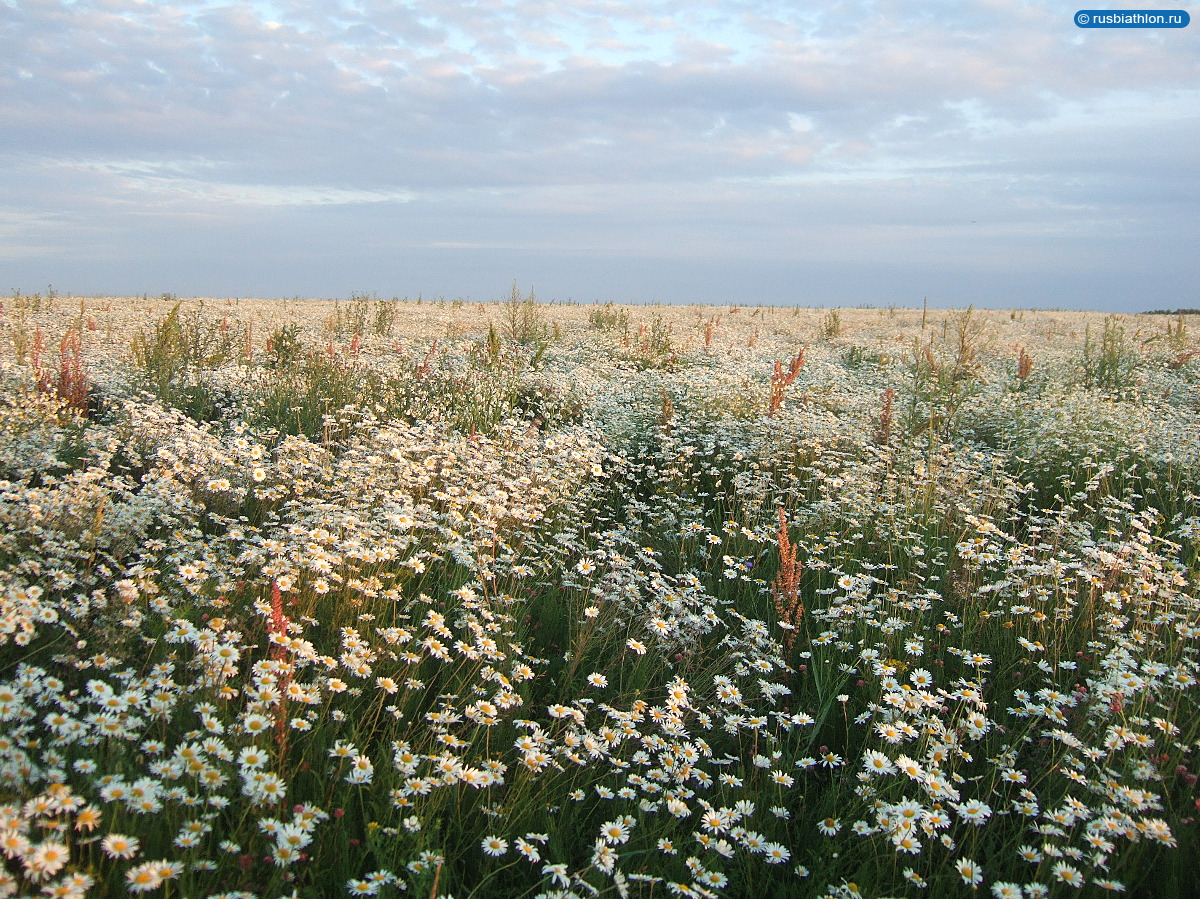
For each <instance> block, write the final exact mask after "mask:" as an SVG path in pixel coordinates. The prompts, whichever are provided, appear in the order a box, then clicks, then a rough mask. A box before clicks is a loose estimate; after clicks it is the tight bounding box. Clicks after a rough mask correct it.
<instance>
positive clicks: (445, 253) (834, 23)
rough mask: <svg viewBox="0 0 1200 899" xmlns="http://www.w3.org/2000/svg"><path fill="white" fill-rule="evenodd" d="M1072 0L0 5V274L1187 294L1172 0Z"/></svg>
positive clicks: (596, 297)
mask: <svg viewBox="0 0 1200 899" xmlns="http://www.w3.org/2000/svg"><path fill="white" fill-rule="evenodd" d="M1078 8H1079V7H1077V6H1074V5H1070V6H1068V5H1063V4H1062V3H1056V2H1036V0H1030V2H1020V0H933V2H912V0H861V2H854V0H846V2H837V0H815V2H800V0H789V2H777V0H686V2H685V0H630V2H625V0H554V2H550V0H457V2H451V0H416V2H410V3H398V2H392V0H353V2H351V0H310V2H290V0H269V2H268V0H262V2H206V0H197V2H170V3H168V2H144V0H34V2H23V0H0V123H2V124H3V127H2V128H0V290H19V291H21V292H23V293H31V292H37V291H44V290H46V289H47V288H48V287H53V288H54V289H55V290H57V291H58V292H59V293H73V294H84V295H98V294H107V295H129V294H136V295H140V294H143V293H148V294H151V295H159V294H161V293H173V294H176V295H178V296H210V297H224V296H230V297H232V296H240V297H295V296H299V297H325V298H339V297H349V296H351V295H353V294H374V295H378V296H381V297H391V296H402V297H410V298H416V297H417V296H423V297H425V298H427V299H434V298H438V297H444V298H447V299H450V298H466V299H472V300H479V301H487V300H491V299H497V298H500V297H504V296H507V295H508V294H509V293H510V291H511V288H512V286H513V285H514V284H516V285H518V287H519V289H520V290H521V291H522V292H523V293H529V292H533V293H534V294H535V295H536V296H537V297H538V298H539V299H542V300H558V301H567V300H574V301H578V302H594V301H601V302H607V301H613V302H663V303H694V302H700V303H714V304H725V303H735V304H758V303H762V304H772V305H802V306H859V305H869V306H889V305H895V306H914V305H916V306H920V305H921V303H922V302H923V301H925V300H926V298H927V300H928V303H929V305H930V306H931V307H935V308H936V307H965V306H967V305H971V304H974V305H976V306H981V307H991V308H1008V307H1016V308H1058V309H1097V310H1104V311H1116V312H1121V311H1124V312H1133V311H1141V310H1146V309H1160V308H1168V309H1171V308H1177V307H1180V306H1183V307H1200V289H1198V287H1197V285H1198V284H1200V277H1198V275H1200V261H1198V260H1200V250H1198V247H1200V152H1198V144H1200V40H1198V38H1200V21H1196V22H1192V23H1191V24H1190V25H1189V26H1188V27H1186V28H1181V29H1081V28H1078V27H1077V26H1076V25H1075V23H1074V13H1075V11H1076V10H1077V9H1078ZM1120 8H1164V7H1162V6H1161V5H1154V4H1145V3H1141V4H1139V3H1136V2H1134V3H1129V2H1128V0H1127V2H1126V3H1125V4H1124V5H1123V6H1121V7H1120Z"/></svg>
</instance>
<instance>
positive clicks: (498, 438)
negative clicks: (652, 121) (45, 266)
mask: <svg viewBox="0 0 1200 899" xmlns="http://www.w3.org/2000/svg"><path fill="white" fill-rule="evenodd" d="M1159 319H1161V321H1159ZM2 321H3V325H4V328H5V341H6V342H5V344H4V346H3V350H4V353H5V356H4V358H3V359H2V360H0V523H2V525H3V527H2V534H3V536H0V561H2V564H0V851H2V852H3V856H4V866H3V869H2V871H0V895H22V896H26V895H28V896H32V895H46V896H84V895H93V896H108V895H123V894H125V893H127V892H134V893H138V892H147V893H157V894H161V895H164V896H166V895H180V896H197V897H198V896H255V897H274V896H291V895H298V896H313V897H316V896H331V895H343V894H349V895H351V896H354V895H393V896H394V895H399V894H400V893H409V894H412V895H420V896H451V895H453V896H456V897H459V899H462V897H467V896H474V897H484V896H506V897H507V896H526V897H590V896H601V895H603V896H646V897H649V896H655V895H657V896H664V895H684V896H748V895H756V894H757V895H771V896H776V895H778V896H796V897H811V896H822V897H825V896H830V897H839V899H845V897H880V896H909V897H915V896H921V895H930V896H935V895H936V896H963V897H967V896H978V895H992V896H996V897H1001V899H1004V897H1010V896H1022V897H1038V896H1049V895H1055V896H1076V895H1079V896H1085V895H1100V894H1104V893H1108V892H1123V893H1125V894H1127V895H1131V896H1175V895H1186V894H1189V893H1190V892H1192V891H1194V890H1195V874H1196V868H1195V864H1196V862H1195V859H1196V857H1197V851H1198V850H1200V845H1198V839H1200V828H1198V826H1197V823H1196V820H1195V819H1196V816H1197V814H1198V812H1197V808H1198V803H1200V791H1198V789H1197V773H1198V771H1197V769H1198V761H1197V758H1196V752H1197V746H1198V742H1197V741H1198V740H1200V709H1198V708H1197V705H1198V700H1200V686H1198V685H1197V677H1198V676H1200V674H1198V660H1197V657H1196V656H1197V647H1198V646H1200V644H1198V642H1197V637H1198V636H1200V601H1198V599H1197V592H1196V591H1197V578H1198V575H1200V563H1198V560H1197V544H1198V539H1200V511H1198V499H1200V498H1198V494H1200V425H1198V416H1200V365H1198V364H1197V363H1198V361H1200V360H1198V359H1197V355H1196V350H1195V344H1194V343H1193V342H1192V340H1191V338H1190V337H1189V331H1188V328H1187V325H1188V322H1187V321H1185V318H1184V317H1183V316H1179V317H1178V318H1171V317H1167V316H1159V317H1145V318H1141V319H1139V318H1135V317H1123V318H1122V319H1120V320H1118V319H1117V318H1109V319H1107V320H1106V319H1105V318H1104V317H1102V316H1089V315H1086V314H1083V313H1079V314H1067V313H1034V312H1025V313H1021V314H1020V315H1019V316H1018V314H1017V313H1015V312H1014V313H1012V314H1011V315H1010V314H1009V313H988V312H981V311H977V310H965V311H960V312H957V313H948V314H945V315H943V316H939V315H937V314H936V313H935V314H930V313H929V312H928V311H927V310H926V311H925V313H924V314H922V313H921V312H913V311H908V310H847V309H843V310H838V311H837V313H836V315H835V314H832V313H829V312H826V311H823V310H779V309H771V308H769V307H758V308H754V309H751V308H749V307H747V308H738V307H724V308H722V309H706V308H703V307H687V308H674V309H668V308H662V307H657V308H645V307H634V306H620V307H618V306H615V305H611V304H610V305H607V306H604V307H579V306H563V305H557V304H546V303H538V302H536V300H535V299H534V298H533V297H532V295H530V296H528V297H526V296H523V295H522V294H521V293H520V292H519V290H518V289H517V288H516V287H515V286H514V287H513V289H512V292H511V295H510V296H509V297H507V298H506V299H505V300H504V301H497V302H495V303H491V304H479V303H467V302H465V301H454V302H445V301H435V302H427V301H422V302H420V303H417V302H408V301H400V300H391V301H380V300H376V299H372V298H367V297H364V296H355V297H352V298H351V300H350V302H349V303H348V304H340V303H339V304H329V303H310V304H305V303H301V302H286V301H275V302H267V301H233V300H228V301H223V302H220V301H213V300H208V301H204V302H196V301H177V300H176V299H175V298H174V297H164V298H160V299H158V300H152V299H147V298H143V299H141V300H137V299H88V298H84V299H78V298H73V299H64V298H61V297H48V298H41V297H38V298H37V302H36V303H35V302H34V301H33V298H29V297H19V296H18V297H14V298H13V299H12V300H11V301H7V302H6V303H5V306H4V309H3V319H2ZM1164 323H1165V327H1166V331H1165V334H1164V332H1163V327H1164ZM1193 330H1194V329H1193ZM255 335H258V336H257V337H256V336H255ZM1095 335H1103V336H1102V338H1100V339H1099V340H1098V338H1097V337H1096V336H1095ZM45 347H52V348H53V347H59V348H60V349H59V356H60V358H59V359H58V360H54V359H52V358H51V357H52V356H53V353H49V352H47V351H46V350H45V349H44V348H45ZM35 348H38V351H37V352H34V349H35ZM789 360H790V361H789Z"/></svg>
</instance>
